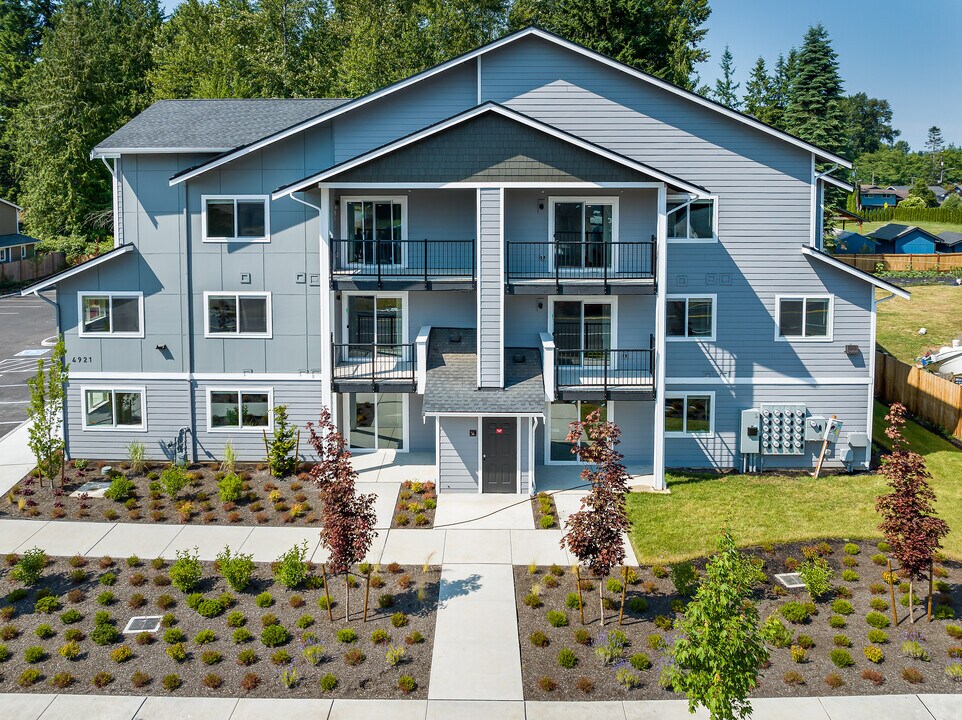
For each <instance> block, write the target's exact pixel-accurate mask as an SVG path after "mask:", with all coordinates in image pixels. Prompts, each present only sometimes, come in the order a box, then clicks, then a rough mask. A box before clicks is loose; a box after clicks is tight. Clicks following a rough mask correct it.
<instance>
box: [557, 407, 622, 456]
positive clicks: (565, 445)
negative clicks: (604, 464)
mask: <svg viewBox="0 0 962 720" xmlns="http://www.w3.org/2000/svg"><path fill="white" fill-rule="evenodd" d="M609 409H610V408H609V407H608V404H607V403H605V402H601V403H596V402H589V401H587V400H564V401H563V400H559V401H557V402H553V403H551V405H550V407H549V415H550V417H549V418H548V460H549V462H555V463H558V462H578V457H577V456H576V455H575V454H574V453H573V452H572V450H573V449H574V447H575V446H576V445H587V444H590V441H589V440H588V436H587V434H586V433H585V432H584V431H582V433H581V437H579V438H578V440H577V441H576V442H573V443H572V442H569V441H568V432H569V430H570V426H571V423H573V422H584V421H585V419H586V418H587V417H588V415H590V414H591V413H592V412H594V411H595V410H601V422H607V421H608V419H609Z"/></svg>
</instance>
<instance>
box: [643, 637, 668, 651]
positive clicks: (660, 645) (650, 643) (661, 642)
mask: <svg viewBox="0 0 962 720" xmlns="http://www.w3.org/2000/svg"><path fill="white" fill-rule="evenodd" d="M645 646H646V647H647V648H648V649H649V650H664V649H665V647H666V646H667V643H666V642H665V638H663V637H662V636H661V635H659V634H658V633H652V634H651V635H649V636H648V637H646V638H645Z"/></svg>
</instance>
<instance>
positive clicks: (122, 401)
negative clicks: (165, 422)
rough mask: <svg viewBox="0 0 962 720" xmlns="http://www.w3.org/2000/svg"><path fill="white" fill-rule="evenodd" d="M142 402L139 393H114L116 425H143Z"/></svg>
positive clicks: (119, 391)
mask: <svg viewBox="0 0 962 720" xmlns="http://www.w3.org/2000/svg"><path fill="white" fill-rule="evenodd" d="M143 400H144V397H143V395H141V394H140V393H139V392H124V391H123V390H118V391H117V392H116V393H114V405H115V408H116V412H115V415H116V417H117V425H143V423H144V407H143Z"/></svg>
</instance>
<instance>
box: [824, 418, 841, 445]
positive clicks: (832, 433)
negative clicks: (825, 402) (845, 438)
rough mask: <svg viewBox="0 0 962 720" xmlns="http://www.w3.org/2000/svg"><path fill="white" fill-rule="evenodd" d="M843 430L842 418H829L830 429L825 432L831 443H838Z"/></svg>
mask: <svg viewBox="0 0 962 720" xmlns="http://www.w3.org/2000/svg"><path fill="white" fill-rule="evenodd" d="M841 432H842V421H841V420H829V421H828V430H827V431H826V432H825V439H826V440H828V442H829V444H831V445H837V444H838V436H839V435H840V434H841Z"/></svg>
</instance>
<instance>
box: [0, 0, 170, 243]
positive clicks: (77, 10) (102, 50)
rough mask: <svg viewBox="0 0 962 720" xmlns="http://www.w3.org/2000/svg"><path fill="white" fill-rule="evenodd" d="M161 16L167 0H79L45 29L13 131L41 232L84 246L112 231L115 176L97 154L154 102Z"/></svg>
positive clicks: (23, 186)
mask: <svg viewBox="0 0 962 720" xmlns="http://www.w3.org/2000/svg"><path fill="white" fill-rule="evenodd" d="M160 22H161V12H160V7H159V5H158V2H157V0H91V2H90V3H89V4H82V3H78V2H71V3H69V4H67V5H65V6H64V8H63V10H62V11H61V12H60V13H59V14H58V16H57V18H56V20H55V26H54V29H53V30H52V31H51V32H50V33H48V34H47V36H46V37H45V39H44V42H43V46H42V48H41V50H40V54H39V60H40V61H39V62H37V63H35V64H34V65H33V66H32V67H31V68H30V70H29V71H28V72H27V74H26V76H25V77H24V84H23V101H22V103H21V104H20V105H19V106H18V107H17V109H16V111H15V112H14V114H13V117H12V119H11V130H10V133H9V136H10V137H11V138H12V142H13V154H14V160H15V168H16V171H17V173H18V174H19V180H20V193H19V196H18V197H19V201H20V204H21V205H23V206H24V207H25V208H26V213H25V215H26V217H25V220H26V227H27V229H28V231H29V232H31V233H32V234H34V235H36V236H38V237H39V238H41V240H44V241H47V242H48V243H50V244H51V245H53V246H55V247H58V246H64V245H66V244H70V245H71V247H75V244H79V245H80V246H81V248H82V245H83V243H84V242H86V241H87V240H90V239H93V238H97V237H103V236H104V235H105V234H106V230H105V228H102V227H97V226H96V222H95V219H96V217H97V216H98V214H102V213H103V211H104V210H105V209H109V208H110V207H111V187H110V176H109V175H108V174H107V172H106V171H105V169H104V167H103V165H102V164H101V163H100V162H99V161H96V162H95V161H92V160H91V159H90V157H89V153H90V150H91V148H93V147H94V146H95V145H96V144H97V143H98V142H99V141H100V140H103V139H104V138H105V137H107V136H108V135H109V134H110V133H112V132H113V131H114V130H116V129H117V128H118V127H120V126H121V125H122V124H123V123H125V122H126V121H127V120H129V119H130V118H131V117H133V116H134V115H136V114H137V113H138V112H140V111H141V110H143V109H144V108H145V107H146V106H147V105H148V104H149V92H148V89H147V83H146V77H145V74H146V69H147V68H148V67H149V65H150V48H151V46H152V44H153V42H154V37H155V34H156V31H157V28H158V27H159V26H160ZM71 240H72V241H73V242H71ZM78 240H79V243H77V241H78ZM81 252H82V249H81Z"/></svg>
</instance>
